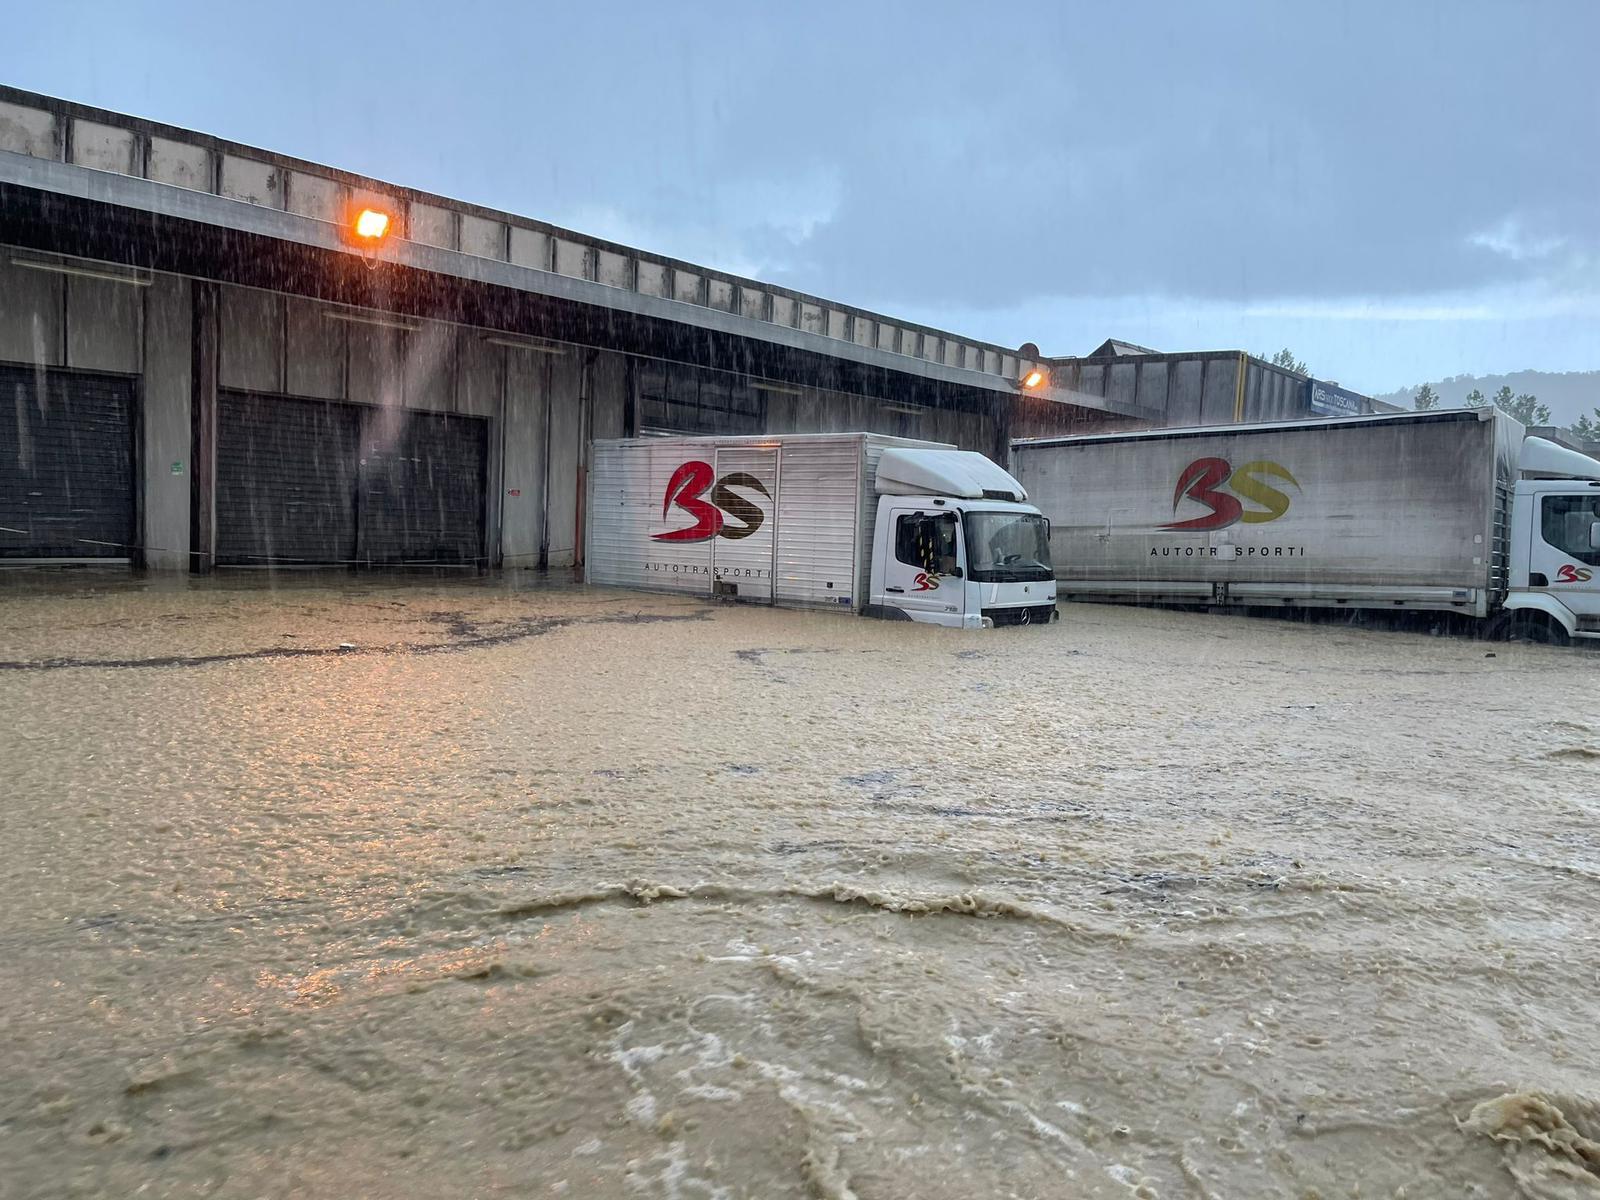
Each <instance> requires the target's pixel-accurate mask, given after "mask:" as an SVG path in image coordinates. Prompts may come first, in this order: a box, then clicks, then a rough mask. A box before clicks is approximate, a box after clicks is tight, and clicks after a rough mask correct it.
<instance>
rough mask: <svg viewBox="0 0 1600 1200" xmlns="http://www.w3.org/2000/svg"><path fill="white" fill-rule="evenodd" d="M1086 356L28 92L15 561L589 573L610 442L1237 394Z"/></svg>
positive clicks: (8, 448) (5, 347) (0, 550)
mask: <svg viewBox="0 0 1600 1200" xmlns="http://www.w3.org/2000/svg"><path fill="white" fill-rule="evenodd" d="M1237 357H1238V356H1235V358H1236V359H1237ZM1090 363H1091V360H1089V359H1084V360H1058V361H1056V362H1054V363H1052V362H1049V361H1046V360H1045V359H1044V358H1043V356H1041V355H1040V354H1039V353H1038V351H1037V349H1036V348H1034V347H1032V346H1027V347H1024V348H1022V349H1021V350H1017V349H1011V348H1007V347H1003V346H998V345H993V344H990V343H985V342H982V341H979V340H975V339H972V338H967V337H963V336H961V335H959V334H956V333H952V332H949V331H944V330H938V329H933V328H929V327H927V326H924V325H920V324H917V323H914V322H909V321H904V320H900V319H897V318H894V317H891V316H887V315H884V314H880V313H873V312H868V311H866V310H863V309H860V308H856V307H853V306H850V305H846V304H841V303H839V302H836V301H832V300H827V299H824V298H821V297H817V296H811V295H806V294H803V293H798V292H795V291H793V290H791V289H787V288H783V287H780V286H776V285H772V284H767V283H762V282H759V281H756V280H751V279H745V278H741V277H738V276H734V275H730V274H727V273H725V272H720V271H716V270H712V269H709V268H705V267H702V266H697V265H695V264H692V263H687V262H682V261H678V260H675V259H671V258H666V257H663V256H661V255H656V254H652V253H649V252H647V251H643V250H639V249H635V248H632V247H628V246H623V245H619V244H616V243H612V242H608V241H604V240H602V239H597V238H592V237H588V236H586V235H583V234H579V233H575V232H573V231H571V230H566V229H562V228H559V227H556V226H552V225H549V224H546V223H543V222H539V221H535V220H531V219H527V218H523V217H519V216H515V215H513V214H509V213H505V212H498V211H494V210H490V209H486V208H482V207H479V206H474V205H470V204H465V203H461V202H458V201H453V200H449V199H446V198H444V197H440V196H435V195H431V194H428V193H424V192H419V191H416V190H413V189H409V188H405V187H399V186H395V185H392V184H388V183H384V182H381V181H376V180H372V179H367V178H364V177H361V176H357V175H354V174H351V173H349V172H344V171H339V170H336V169H333V168H330V167H325V166H320V165H317V164H314V163H309V162H305V161H303V160H300V159H296V158H291V157H288V156H285V155H281V154H276V153H272V152H269V151H264V150H260V149H256V148H253V147H248V146H243V145H239V144H236V143H233V142H227V141H223V140H221V139H218V138H214V137H209V136H207V135H204V134H201V133H196V132H193V131H189V130H183V129H178V128H174V127H171V126H167V125H161V124H157V123H154V122H149V121H144V120H140V119H136V118H130V117H126V116H122V115H119V114H115V113H111V112H107V111H104V110H100V109H94V108H89V107H86V106H83V105H78V104H73V103H69V102H65V101H61V100H56V99H52V98H49V97H45V96H40V95H36V94H33V93H29V92H23V91H19V90H16V89H11V88H4V87H0V395H3V399H0V563H11V564H17V563H25V562H35V561H45V562H62V561H79V560H81V561H89V562H97V563H105V562H125V563H128V564H131V565H135V566H143V567H147V568H153V569H161V570H180V571H181V570H188V571H195V572H200V573H205V572H209V571H212V570H214V569H216V568H218V567H259V566H273V567H289V566H301V565H324V564H352V563H353V564H374V565H377V564H448V565H456V566H462V567H468V568H477V569H486V568H495V567H506V568H537V569H543V568H554V567H571V566H578V567H580V568H581V565H582V547H583V543H584V537H583V530H584V512H583V507H584V494H585V486H586V473H587V469H588V464H589V460H590V453H591V447H592V444H593V442H594V440H595V439H597V438H607V437H619V436H643V435H650V434H664V433H691V434H692V433H756V434H759V433H783V432H829V431H843V430H864V431H870V432H880V433H890V434H898V435H902V436H912V437H924V438H933V439H938V440H941V441H948V442H953V443H955V444H957V445H960V446H962V447H965V448H968V449H974V450H979V451H982V452H984V453H987V454H990V455H993V456H995V457H997V458H999V459H1001V460H1002V461H1003V460H1004V459H1005V457H1006V455H1007V450H1008V446H1009V442H1010V439H1011V438H1012V437H1014V436H1024V435H1031V434H1061V433H1068V432H1073V431H1077V430H1088V429H1096V428H1118V427H1128V426H1134V425H1145V424H1163V423H1169V422H1172V421H1180V420H1190V419H1192V418H1193V416H1194V413H1196V412H1197V413H1199V415H1200V416H1202V417H1205V418H1206V419H1209V418H1210V415H1211V414H1212V413H1213V411H1214V410H1216V405H1215V404H1214V403H1212V401H1211V400H1210V399H1208V398H1209V397H1212V396H1214V395H1221V394H1222V393H1224V392H1226V391H1227V390H1228V387H1229V386H1230V385H1229V384H1228V383H1227V381H1226V380H1225V379H1224V377H1223V376H1224V374H1225V368H1224V367H1202V368H1201V379H1200V395H1201V397H1202V400H1201V401H1200V403H1199V406H1198V408H1196V407H1195V405H1193V404H1191V403H1189V402H1188V401H1186V400H1183V399H1181V397H1183V396H1185V395H1187V394H1188V393H1187V392H1185V391H1184V386H1185V385H1184V384H1183V380H1184V379H1185V378H1186V376H1185V370H1186V369H1185V368H1178V369H1173V370H1170V371H1169V372H1168V375H1169V377H1170V379H1171V381H1172V385H1171V386H1170V387H1169V389H1168V391H1167V393H1166V394H1165V395H1158V389H1155V388H1154V387H1153V385H1152V384H1151V382H1150V381H1151V380H1152V379H1154V378H1155V377H1156V375H1157V374H1158V371H1157V369H1156V368H1155V367H1154V366H1147V365H1143V364H1139V365H1136V366H1135V367H1134V370H1133V375H1132V379H1133V383H1132V385H1131V387H1130V386H1129V385H1128V384H1127V383H1126V381H1125V376H1126V372H1125V371H1124V370H1123V368H1122V366H1121V365H1119V364H1116V363H1113V364H1110V365H1109V366H1107V367H1106V369H1105V370H1104V371H1102V372H1101V373H1100V374H1099V375H1096V374H1095V373H1094V370H1093V369H1092V367H1091V365H1090ZM1191 409H1193V410H1194V412H1191V411H1190V410H1191Z"/></svg>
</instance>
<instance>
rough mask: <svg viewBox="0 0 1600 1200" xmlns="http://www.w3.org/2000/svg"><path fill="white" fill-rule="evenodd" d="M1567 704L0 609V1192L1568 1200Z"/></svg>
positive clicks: (1214, 660) (1189, 658) (702, 627)
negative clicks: (1, 975) (1, 771)
mask: <svg viewBox="0 0 1600 1200" xmlns="http://www.w3.org/2000/svg"><path fill="white" fill-rule="evenodd" d="M1595 669H1596V663H1595V660H1594V659H1593V658H1592V657H1591V656H1586V655H1582V654H1577V653H1573V652H1570V651H1556V650H1547V649H1543V648H1536V647H1527V648H1523V647H1506V646H1498V647H1494V646H1486V645H1484V644H1482V643H1477V642H1472V641H1467V640H1463V639H1453V638H1428V637H1424V636H1421V635H1418V634H1414V633H1395V632H1385V633H1378V632H1367V631H1362V630H1351V629H1344V628H1339V627H1330V626H1321V627H1302V626H1296V625H1292V624H1287V623H1278V622H1272V621H1263V620H1244V619H1235V618H1224V617H1211V616H1205V615H1199V614H1184V613H1166V612H1152V611H1139V610H1130V609H1119V608H1096V607H1067V608H1065V609H1063V619H1062V621H1061V622H1060V623H1059V624H1057V625H1054V626H1051V627H1049V628H1033V629H1014V630H996V631H989V632H985V633H960V632H955V631H948V630H940V629H932V628H927V627H912V626H906V625H894V624H884V623H877V622H868V621H861V620H855V619H851V618H846V617H840V616H808V615H801V614H796V613H792V612H781V611H769V610H757V609H749V608H738V607H712V606H707V605H703V604H700V603H697V602H694V601H690V600H685V599H682V598H671V597H657V596H647V595H636V594H628V593H620V592H605V591H597V590H585V589H570V588H568V589H535V590H518V589H515V588H512V587H509V586H507V585H505V584H502V583H499V582H496V583H491V584H487V585H476V584H461V585H447V584H441V583H438V582H425V583H409V584H402V583H394V582H386V581H381V580H378V581H374V580H363V579H359V578H352V579H349V580H347V581H345V580H341V581H338V582H333V583H327V582H320V583H319V582H307V583H304V584H293V585H292V586H285V585H283V584H279V585H278V586H266V585H265V584H262V583H252V584H251V585H250V586H246V585H245V583H241V582H234V583H226V582H225V583H222V584H219V585H216V586H211V587H205V588H193V587H186V586H173V587H170V588H160V587H143V586H136V585H128V584H124V585H115V586H111V585H103V584H102V585H95V584H80V583H72V582H71V581H57V582H55V583H52V584H51V585H49V586H40V585H35V586H32V587H28V588H22V587H12V588H10V589H9V590H8V591H6V592H3V593H0V761H3V762H4V763H5V764H6V779H7V785H6V788H5V795H4V798H3V800H0V831H3V834H4V836H3V837H0V912H3V913H4V919H3V922H0V953H3V955H4V959H5V963H6V967H5V978H6V984H5V987H4V988H3V989H0V1038H3V1041H0V1162H3V1163H4V1167H3V1168H0V1170H3V1176H4V1177H3V1179H0V1194H4V1195H6V1196H18V1197H54V1196H70V1195H104V1196H128V1195H134V1194H141V1195H145V1196H173V1197H178V1196H212V1195H214V1196H250V1197H257V1196H273V1197H276V1196H348V1195H361V1196H374V1197H386V1196H395V1197H399V1196H418V1195H427V1196H433V1197H440V1198H445V1197H481V1196H498V1195H508V1196H509V1195H517V1196H523V1195H568V1196H574V1197H579V1196H581V1197H589V1196H596V1197H611V1196H617V1197H635V1196H638V1197H673V1198H680V1197H681V1198H697V1197H708V1198H711V1197H717V1198H720V1197H729V1198H732V1197H802V1196H812V1197H823V1198H827V1200H846V1198H849V1197H860V1198H862V1200H869V1198H876V1197H930V1198H938V1197H951V1198H955V1197H961V1198H967V1197H973V1196H1016V1197H1039V1196H1063V1197H1067V1196H1072V1197H1076V1196H1105V1197H1197V1198H1223V1197H1234V1196H1294V1197H1302V1198H1306V1197H1323V1198H1330V1200H1331V1198H1332V1197H1395V1196H1407V1197H1423V1196H1481V1197H1509V1196H1530V1197H1541V1198H1544V1197H1577V1196H1593V1195H1596V1194H1600V1144H1597V1139H1600V1109H1597V1107H1596V1101H1597V1100H1600V1083H1597V1080H1596V1075H1595V1069H1594V1064H1595V1063H1596V1062H1597V1061H1600V1032H1597V1029H1600V1022H1597V1020H1596V1018H1597V1016H1600V1002H1597V999H1596V997H1597V995H1600V991H1597V988H1600V968H1597V965H1596V964H1597V962H1600V955H1597V951H1600V937H1597V930H1600V834H1597V832H1596V817H1597V815H1600V717H1596V716H1595V713H1594V701H1593V697H1594V679H1595Z"/></svg>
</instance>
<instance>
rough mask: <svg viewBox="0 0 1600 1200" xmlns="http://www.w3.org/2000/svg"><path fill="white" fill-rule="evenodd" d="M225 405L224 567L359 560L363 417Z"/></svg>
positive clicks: (220, 542)
mask: <svg viewBox="0 0 1600 1200" xmlns="http://www.w3.org/2000/svg"><path fill="white" fill-rule="evenodd" d="M219 401H220V403H219V410H218V421H217V426H218V428H217V561H218V562H220V563H243V564H264V563H274V562H276V563H284V564H291V563H332V562H348V561H349V560H350V559H352V558H354V557H355V549H356V471H357V465H356V464H357V457H358V453H359V449H360V436H361V410H360V409H357V408H354V407H352V406H350V405H348V404H331V403H325V402H322V401H318V400H291V399H288V398H286V397H282V396H246V395H239V394H236V393H231V392H224V393H223V394H222V395H221V397H219Z"/></svg>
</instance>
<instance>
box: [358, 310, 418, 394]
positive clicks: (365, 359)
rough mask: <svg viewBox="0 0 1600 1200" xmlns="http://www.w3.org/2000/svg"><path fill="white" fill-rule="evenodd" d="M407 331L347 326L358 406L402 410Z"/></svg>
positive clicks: (367, 326) (366, 326) (378, 326)
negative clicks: (372, 405) (376, 406)
mask: <svg viewBox="0 0 1600 1200" xmlns="http://www.w3.org/2000/svg"><path fill="white" fill-rule="evenodd" d="M413 336H415V335H414V334H412V333H410V332H409V331H407V330H404V329H388V328H385V327H384V326H381V325H360V324H354V323H351V324H347V325H346V327H345V337H346V338H348V339H349V342H350V384H349V387H350V397H349V398H350V399H351V400H353V401H355V402H356V403H357V404H376V405H379V406H382V407H387V408H399V407H401V405H403V404H404V403H405V360H406V341H407V339H408V338H410V337H413Z"/></svg>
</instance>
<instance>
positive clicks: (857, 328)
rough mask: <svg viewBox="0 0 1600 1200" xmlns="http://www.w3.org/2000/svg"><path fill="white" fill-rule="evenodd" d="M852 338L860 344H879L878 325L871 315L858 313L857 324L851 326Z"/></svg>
mask: <svg viewBox="0 0 1600 1200" xmlns="http://www.w3.org/2000/svg"><path fill="white" fill-rule="evenodd" d="M850 332H851V339H852V340H853V341H854V342H855V344H856V345H858V346H873V345H876V344H877V340H878V327H877V323H876V322H874V321H873V319H872V318H871V317H863V316H861V315H860V314H859V313H857V314H856V319H855V324H854V325H853V326H852V327H851V331H850Z"/></svg>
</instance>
